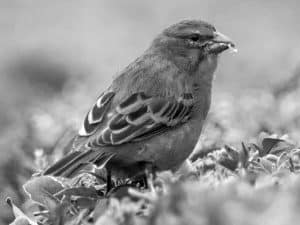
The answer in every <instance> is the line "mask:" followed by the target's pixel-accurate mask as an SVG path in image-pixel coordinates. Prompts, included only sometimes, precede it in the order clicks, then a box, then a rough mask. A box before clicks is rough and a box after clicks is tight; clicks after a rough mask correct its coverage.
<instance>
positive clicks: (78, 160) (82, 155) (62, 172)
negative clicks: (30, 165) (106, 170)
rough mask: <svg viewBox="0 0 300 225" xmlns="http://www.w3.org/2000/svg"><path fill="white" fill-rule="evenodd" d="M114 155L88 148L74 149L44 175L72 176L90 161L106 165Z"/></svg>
mask: <svg viewBox="0 0 300 225" xmlns="http://www.w3.org/2000/svg"><path fill="white" fill-rule="evenodd" d="M113 155H114V154H111V153H105V152H102V151H99V150H87V151H84V152H80V151H74V152H72V153H70V154H68V155H67V156H65V157H64V158H62V159H60V160H59V161H57V162H56V163H54V165H52V166H51V167H49V168H48V169H46V170H45V171H44V173H43V175H52V176H60V177H68V178H71V177H74V176H75V175H76V174H78V173H79V172H80V171H81V170H82V169H83V168H84V167H85V166H86V165H88V164H90V163H95V162H96V161H97V162H101V165H99V166H102V167H104V166H105V165H106V163H107V162H108V161H109V160H110V159H111V158H112V157H113ZM97 164H98V163H97Z"/></svg>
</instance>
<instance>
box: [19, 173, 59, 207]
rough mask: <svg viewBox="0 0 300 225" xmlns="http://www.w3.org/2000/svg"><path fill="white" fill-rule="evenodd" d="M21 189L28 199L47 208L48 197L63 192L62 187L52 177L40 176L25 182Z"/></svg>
mask: <svg viewBox="0 0 300 225" xmlns="http://www.w3.org/2000/svg"><path fill="white" fill-rule="evenodd" d="M23 189H24V191H25V193H26V194H27V195H28V196H29V198H30V199H32V200H33V201H35V202H38V203H40V204H42V205H46V206H47V204H49V203H48V198H49V196H50V195H54V194H55V193H57V192H59V191H61V190H63V189H64V185H63V184H62V183H60V182H59V181H57V180H56V179H55V178H53V177H50V176H41V177H34V178H33V179H31V180H29V181H27V182H26V183H25V184H24V185H23Z"/></svg>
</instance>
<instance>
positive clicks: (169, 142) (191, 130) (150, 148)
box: [112, 120, 203, 171]
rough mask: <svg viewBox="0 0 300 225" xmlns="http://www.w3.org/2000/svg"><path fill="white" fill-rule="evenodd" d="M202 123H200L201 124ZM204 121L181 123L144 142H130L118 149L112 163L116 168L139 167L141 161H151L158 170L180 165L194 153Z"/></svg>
mask: <svg viewBox="0 0 300 225" xmlns="http://www.w3.org/2000/svg"><path fill="white" fill-rule="evenodd" d="M199 123H200V124H199ZM202 125H203V121H202V120H201V121H194V122H193V123H187V124H184V125H181V126H180V127H178V128H174V129H173V130H170V131H168V132H165V133H162V134H161V135H157V136H155V137H153V138H149V139H148V140H146V141H143V142H142V143H139V142H136V143H134V144H133V143H130V144H128V145H124V146H123V147H121V148H119V149H118V153H117V155H116V156H115V157H114V158H113V160H112V164H113V165H114V167H115V169H117V167H120V169H123V170H124V169H128V170H130V167H131V166H132V167H136V169H140V168H138V166H136V165H138V164H139V163H142V162H146V163H151V164H152V165H153V166H154V167H155V168H156V169H157V170H159V171H162V170H169V169H174V168H176V167H178V166H180V165H181V164H182V163H183V162H184V160H185V159H187V158H188V157H189V155H190V154H191V153H192V151H193V149H194V147H195V145H196V143H197V141H198V138H199V136H200V133H201V129H202Z"/></svg>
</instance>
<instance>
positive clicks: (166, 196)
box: [0, 0, 300, 225]
mask: <svg viewBox="0 0 300 225" xmlns="http://www.w3.org/2000/svg"><path fill="white" fill-rule="evenodd" d="M0 5H1V7H0V12H1V13H0V14H1V15H0V33H1V38H0V42H1V44H2V48H1V49H0V59H1V63H0V73H1V76H0V94H1V96H2V98H1V99H0V104H1V109H0V134H1V135H0V148H1V153H0V156H1V157H0V171H1V172H0V182H1V186H0V225H2V224H3V225H4V224H8V223H10V222H12V221H13V217H14V216H15V217H16V218H17V219H16V220H15V221H14V224H22V225H24V224H36V221H37V220H38V221H43V223H46V224H47V223H52V224H80V223H84V224H89V223H91V224H97V225H101V224H105V225H107V224H130V225H133V224H145V225H154V224H163V223H164V224H166V225H167V224H214V225H218V224H220V225H223V224H224V225H225V224H249V225H250V224H272V225H274V224H275V225H276V224H278V225H285V224H287V225H289V224H294V223H295V221H298V220H299V218H298V217H299V216H298V210H299V205H300V204H299V200H298V192H299V190H300V189H299V187H300V186H299V185H300V177H299V175H298V172H299V167H300V165H299V146H300V143H299V137H300V114H299V111H300V102H299V96H300V67H297V68H296V70H295V71H294V72H292V71H293V69H294V68H295V66H296V65H297V64H298V63H299V59H300V58H299V50H300V45H299V29H298V28H299V23H297V21H299V18H300V17H299V15H300V14H299V13H298V10H297V9H298V8H299V2H298V1H294V0H288V1H285V2H282V1H272V2H262V1H258V0H255V1H251V2H249V1H237V0H230V1H226V2H225V1H224V2H220V1H216V0H215V1H211V0H201V1H198V0H188V1H173V0H169V1H164V2H162V1H151V2H144V1H139V0H134V1H131V2H130V3H129V2H126V3H122V2H120V1H105V0H102V1H97V2H93V3H87V2H86V1H82V0H79V1H74V2H72V3H70V2H68V1H58V0H54V1H49V2H44V1H43V2H37V1H29V2H27V3H26V4H25V3H23V2H22V1H19V0H14V1H11V0H9V1H1V3H0ZM166 12H168V13H166ZM199 16H200V17H201V19H205V20H207V21H210V22H212V23H214V24H215V25H216V26H217V28H218V29H219V30H220V31H222V32H224V33H225V34H227V35H228V36H230V37H231V38H232V39H233V40H234V41H235V42H236V44H237V47H238V48H239V54H238V55H236V56H234V57H224V58H222V60H221V62H220V65H219V70H218V71H217V79H216V85H215V88H214V91H213V93H214V96H213V104H212V107H211V110H210V113H209V116H208V119H207V123H206V127H205V129H204V131H203V133H202V135H201V137H200V141H199V143H198V145H197V146H196V148H195V151H194V154H193V155H192V156H191V161H192V164H191V165H190V166H188V167H187V168H185V169H183V170H182V171H180V172H179V174H170V173H169V172H166V173H162V174H159V175H158V178H157V179H156V180H155V181H154V183H153V184H152V185H151V188H150V189H149V190H139V189H132V188H128V187H130V185H127V184H126V185H123V186H121V187H120V188H118V189H117V190H115V192H114V193H112V195H111V198H109V199H107V198H104V196H103V192H102V189H103V181H101V180H99V179H97V177H96V178H95V177H93V176H92V175H91V174H84V176H81V177H80V179H79V181H80V182H79V181H78V182H76V181H74V180H57V179H53V178H51V177H50V178H49V177H33V178H30V177H31V175H32V174H33V173H36V172H39V171H40V170H42V169H44V168H45V167H46V166H47V165H48V164H49V163H51V162H53V161H55V160H56V159H58V158H60V157H61V156H62V155H63V154H64V147H65V146H66V145H67V144H68V142H69V140H70V138H71V137H72V135H73V132H74V131H76V130H77V127H78V126H79V125H80V122H81V118H83V115H84V113H85V111H86V110H87V109H88V107H89V106H90V104H91V103H92V102H93V100H94V99H93V98H95V97H96V96H97V95H98V94H100V93H98V91H99V90H103V89H104V88H105V87H106V86H107V84H108V83H109V82H110V80H111V79H112V76H111V74H114V73H115V72H116V71H118V70H119V68H122V67H123V66H124V65H127V64H128V62H129V61H130V60H132V59H133V58H134V57H136V56H137V55H139V54H140V52H141V51H143V49H145V46H146V45H147V44H148V43H149V42H150V41H151V39H152V37H153V36H154V35H155V34H157V33H158V32H159V31H160V30H161V29H162V28H163V27H165V26H167V25H169V24H171V23H174V22H176V21H178V20H181V19H183V18H199ZM145 24H147V26H145ZM287 40H288V41H287ZM87 68H88V69H87ZM182 173H183V174H182ZM24 184H25V185H24ZM23 185H24V188H25V190H24V189H23ZM124 195H126V196H127V197H126V198H122V196H124ZM8 196H10V197H11V198H8V199H7V203H8V205H7V204H6V202H5V199H6V197H8ZM11 208H12V209H13V210H11ZM33 213H34V214H35V215H33ZM39 223H40V222H39Z"/></svg>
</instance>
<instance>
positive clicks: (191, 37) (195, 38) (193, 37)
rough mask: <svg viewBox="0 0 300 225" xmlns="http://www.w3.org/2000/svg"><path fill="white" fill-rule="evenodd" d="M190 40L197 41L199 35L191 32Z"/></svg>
mask: <svg viewBox="0 0 300 225" xmlns="http://www.w3.org/2000/svg"><path fill="white" fill-rule="evenodd" d="M190 40H192V41H195V42H196V41H199V40H200V36H199V35H198V34H193V35H191V36H190Z"/></svg>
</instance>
